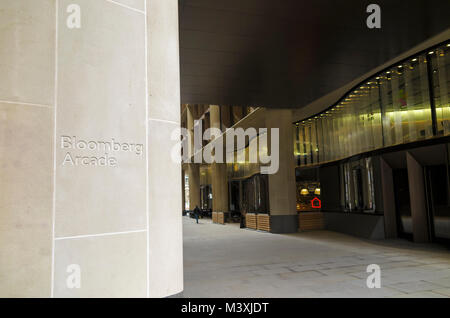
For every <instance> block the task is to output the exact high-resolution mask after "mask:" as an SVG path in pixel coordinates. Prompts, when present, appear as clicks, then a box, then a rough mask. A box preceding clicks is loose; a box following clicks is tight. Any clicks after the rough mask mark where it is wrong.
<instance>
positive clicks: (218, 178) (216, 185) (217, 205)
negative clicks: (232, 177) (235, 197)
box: [211, 163, 228, 214]
mask: <svg viewBox="0 0 450 318" xmlns="http://www.w3.org/2000/svg"><path fill="white" fill-rule="evenodd" d="M211 174H212V176H211V179H212V196H213V202H212V203H213V212H222V213H225V214H226V213H228V176H227V165H226V164H224V163H213V164H211Z"/></svg>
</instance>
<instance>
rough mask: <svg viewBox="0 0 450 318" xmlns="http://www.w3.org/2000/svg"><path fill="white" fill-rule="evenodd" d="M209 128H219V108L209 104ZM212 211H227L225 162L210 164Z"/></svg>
mask: <svg viewBox="0 0 450 318" xmlns="http://www.w3.org/2000/svg"><path fill="white" fill-rule="evenodd" d="M209 114H210V121H211V128H217V129H220V108H219V106H217V105H210V106H209ZM211 179H212V195H213V212H221V213H225V214H226V213H228V176H227V165H226V164H225V163H213V164H212V165H211Z"/></svg>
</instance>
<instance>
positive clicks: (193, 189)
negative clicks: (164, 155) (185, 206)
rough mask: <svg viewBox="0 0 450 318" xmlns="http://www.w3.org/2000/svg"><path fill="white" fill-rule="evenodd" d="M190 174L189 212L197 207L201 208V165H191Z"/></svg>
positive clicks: (189, 167) (189, 166)
mask: <svg viewBox="0 0 450 318" xmlns="http://www.w3.org/2000/svg"><path fill="white" fill-rule="evenodd" d="M188 172H189V210H191V211H192V210H194V209H195V207H196V206H198V207H199V208H200V165H199V164H195V163H191V164H189V165H188Z"/></svg>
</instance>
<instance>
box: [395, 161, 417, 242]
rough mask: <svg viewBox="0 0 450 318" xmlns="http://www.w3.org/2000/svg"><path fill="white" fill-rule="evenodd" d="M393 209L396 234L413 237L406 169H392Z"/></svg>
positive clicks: (410, 238) (407, 237)
mask: <svg viewBox="0 0 450 318" xmlns="http://www.w3.org/2000/svg"><path fill="white" fill-rule="evenodd" d="M392 175H393V178H394V192H395V193H394V194H395V209H396V216H397V227H398V228H397V231H398V236H399V237H403V238H406V239H409V240H412V238H413V232H412V218H411V202H410V199H409V183H408V169H394V170H393V171H392Z"/></svg>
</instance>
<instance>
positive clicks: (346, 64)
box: [179, 0, 450, 108]
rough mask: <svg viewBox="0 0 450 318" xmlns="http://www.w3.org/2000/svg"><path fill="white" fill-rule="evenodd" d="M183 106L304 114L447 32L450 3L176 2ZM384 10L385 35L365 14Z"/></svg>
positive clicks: (431, 0)
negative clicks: (276, 109)
mask: <svg viewBox="0 0 450 318" xmlns="http://www.w3.org/2000/svg"><path fill="white" fill-rule="evenodd" d="M179 2H180V8H179V12H180V60H181V101H182V103H192V104H218V105H243V106H244V105H248V106H250V105H252V106H265V107H291V108H294V107H302V106H305V105H307V104H308V103H310V102H312V101H314V100H316V99H318V98H320V97H321V96H323V95H325V94H327V93H329V92H332V91H333V90H335V89H337V88H339V87H341V86H343V85H345V84H347V83H349V82H350V81H352V80H354V79H356V78H358V77H360V76H362V75H364V74H365V73H367V72H369V71H371V70H372V69H374V68H375V67H377V66H379V65H381V64H383V63H385V62H387V61H389V60H390V59H392V58H395V57H396V56H398V55H400V54H401V53H403V52H405V51H407V50H408V49H411V48H412V47H414V46H415V45H417V44H420V43H421V42H423V41H425V40H426V39H428V38H430V37H431V36H433V35H436V34H438V33H440V32H442V31H444V30H446V29H448V28H449V27H450V17H449V15H450V1H448V0H423V1H419V0H417V1H416V0H381V1H378V0H377V1H374V0H371V1H356V0H340V1H337V0H334V1H333V0H309V1H304V0H179ZM370 3H377V4H379V5H380V7H381V21H382V25H381V29H369V28H368V27H367V26H366V19H367V17H368V15H369V14H368V13H366V7H367V6H368V5H369V4H370Z"/></svg>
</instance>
